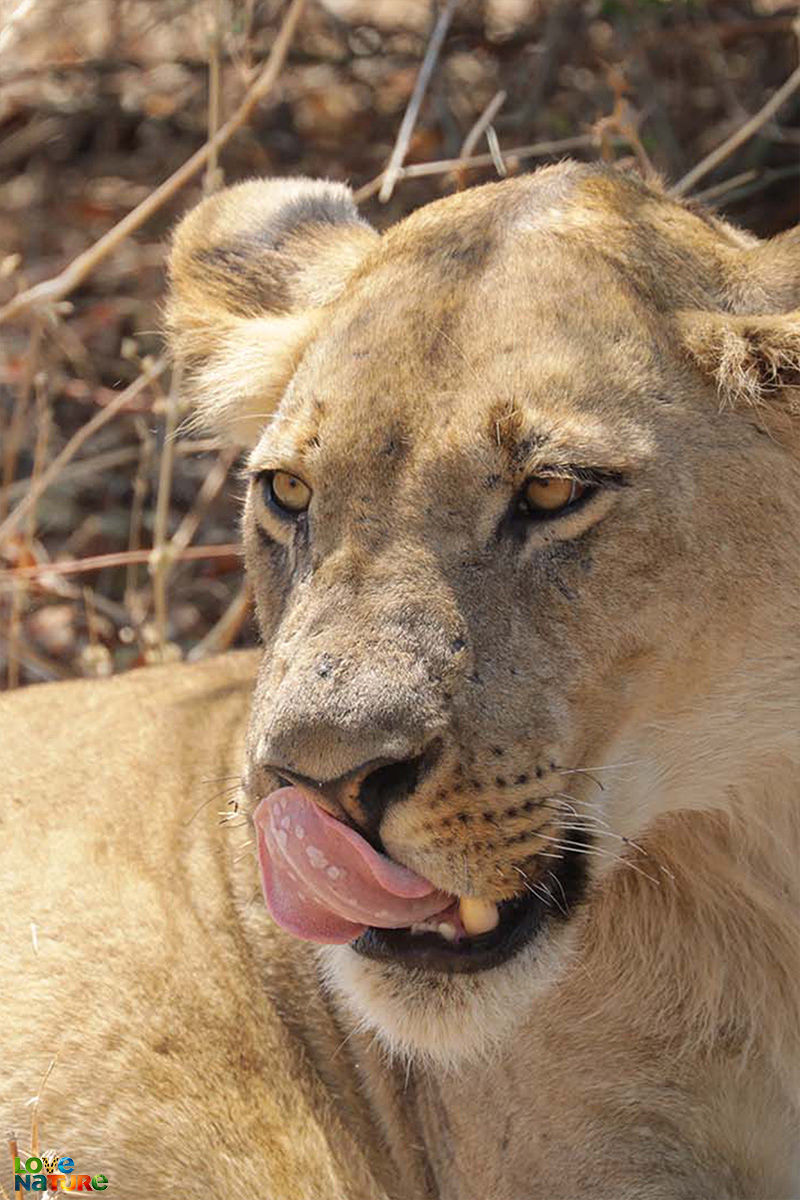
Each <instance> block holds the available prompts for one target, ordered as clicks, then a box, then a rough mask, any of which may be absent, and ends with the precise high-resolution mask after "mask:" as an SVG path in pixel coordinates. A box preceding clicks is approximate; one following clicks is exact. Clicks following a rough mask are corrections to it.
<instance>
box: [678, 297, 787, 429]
mask: <svg viewBox="0 0 800 1200" xmlns="http://www.w3.org/2000/svg"><path fill="white" fill-rule="evenodd" d="M677 319H678V324H679V327H680V336H681V339H682V341H683V344H684V346H685V347H686V349H687V350H688V351H689V354H690V355H691V356H692V358H693V359H694V360H695V362H696V363H697V365H698V366H699V367H700V369H701V370H702V371H703V372H704V373H705V374H706V375H708V376H709V377H710V378H711V379H713V380H714V382H715V384H716V387H717V391H718V394H719V397H720V402H721V403H722V404H723V405H725V406H726V407H741V406H742V405H750V406H756V407H762V406H764V405H773V404H777V405H779V406H780V407H781V408H782V409H783V411H788V412H790V413H793V414H797V415H800V310H797V311H795V312H789V313H782V314H778V315H775V316H773V315H769V316H731V315H730V314H728V313H720V312H683V313H679V314H678V317H677Z"/></svg>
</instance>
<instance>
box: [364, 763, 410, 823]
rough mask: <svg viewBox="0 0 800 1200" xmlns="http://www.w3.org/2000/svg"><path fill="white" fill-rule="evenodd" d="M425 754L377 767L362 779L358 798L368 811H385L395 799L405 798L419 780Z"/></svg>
mask: <svg viewBox="0 0 800 1200" xmlns="http://www.w3.org/2000/svg"><path fill="white" fill-rule="evenodd" d="M423 758H424V755H422V754H419V755H418V756H417V757H416V758H407V759H405V760H404V761H403V762H393V763H387V765H386V766H385V767H376V768H375V770H374V771H371V772H370V773H369V775H367V776H366V777H365V778H364V779H362V781H361V786H360V788H359V789H358V799H359V801H360V803H361V806H362V807H363V808H364V809H365V810H366V811H367V812H375V811H376V810H377V811H378V812H383V811H384V809H386V808H388V806H389V805H390V804H392V803H394V801H395V800H405V798H406V797H407V796H410V795H411V793H412V792H413V791H414V789H415V787H416V786H417V784H418V782H419V777H420V774H421V772H422V763H423Z"/></svg>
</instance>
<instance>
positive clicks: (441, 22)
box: [378, 0, 458, 204]
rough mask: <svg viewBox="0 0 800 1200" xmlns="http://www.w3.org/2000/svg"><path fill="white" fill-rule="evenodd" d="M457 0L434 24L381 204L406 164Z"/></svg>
mask: <svg viewBox="0 0 800 1200" xmlns="http://www.w3.org/2000/svg"><path fill="white" fill-rule="evenodd" d="M457 4H458V0H447V3H446V4H445V6H444V8H443V9H442V11H441V12H440V13H439V16H438V17H437V19H436V24H435V25H434V27H433V32H432V33H431V37H430V41H429V42H428V46H427V49H426V50H425V57H424V58H423V60H422V66H421V67H420V69H419V75H417V78H416V82H415V83H414V90H413V91H412V93H411V98H410V100H409V102H408V107H407V108H406V111H405V113H404V114H403V120H402V121H401V122H400V128H399V130H398V131H397V140H396V141H395V144H394V148H393V150H392V153H391V155H390V156H389V162H388V164H387V166H386V170H385V171H384V173H383V179H382V181H381V185H380V191H379V193H378V199H379V200H380V202H381V203H382V204H385V203H386V201H387V200H389V199H390V198H391V195H392V192H393V191H394V185H395V183H396V181H397V178H398V176H399V173H400V168H401V167H402V165H403V159H404V158H405V156H406V154H407V152H408V144H409V142H410V141H411V135H412V133H413V132H414V126H415V125H416V123H417V117H418V115H419V110H420V107H421V105H422V101H423V99H424V97H425V92H426V90H427V87H428V84H429V82H430V78H431V75H432V74H433V68H434V67H435V66H436V60H437V59H438V57H439V51H440V50H441V48H442V42H443V41H444V38H445V34H446V33H447V29H448V26H449V25H450V22H451V20H452V18H453V13H454V12H455V10H456V6H457Z"/></svg>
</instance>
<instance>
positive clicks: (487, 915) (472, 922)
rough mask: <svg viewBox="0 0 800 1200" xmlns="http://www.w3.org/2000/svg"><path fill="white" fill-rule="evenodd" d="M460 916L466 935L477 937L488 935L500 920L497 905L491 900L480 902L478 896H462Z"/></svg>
mask: <svg viewBox="0 0 800 1200" xmlns="http://www.w3.org/2000/svg"><path fill="white" fill-rule="evenodd" d="M458 915H459V917H460V918H461V924H462V925H463V926H464V930H465V932H466V933H468V934H470V935H471V936H475V935H477V934H479V933H488V932H489V931H490V930H491V929H494V928H495V927H496V925H497V923H498V921H499V920H500V913H499V912H498V911H497V905H496V904H494V903H493V901H491V900H479V899H478V898H477V897H476V896H462V897H461V899H460V900H459V902H458Z"/></svg>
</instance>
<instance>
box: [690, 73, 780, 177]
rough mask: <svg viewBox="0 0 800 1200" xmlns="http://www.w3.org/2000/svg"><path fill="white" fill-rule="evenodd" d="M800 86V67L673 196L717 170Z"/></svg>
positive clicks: (700, 165)
mask: <svg viewBox="0 0 800 1200" xmlns="http://www.w3.org/2000/svg"><path fill="white" fill-rule="evenodd" d="M798 88H800V66H798V67H795V69H794V70H793V71H792V73H791V75H790V76H789V78H788V79H787V80H786V82H785V83H784V84H782V86H781V87H779V88H778V90H777V92H775V93H774V94H773V95H772V96H771V97H770V99H769V100H768V101H767V103H766V104H765V105H764V106H763V108H760V109H759V110H758V112H757V113H756V114H755V116H752V117H751V118H750V120H749V121H745V123H744V125H740V126H739V128H738V129H737V130H736V131H735V132H734V133H732V134H731V136H730V137H729V138H726V139H725V141H724V142H723V143H722V145H721V146H717V148H716V150H712V151H711V153H710V154H707V155H706V157H705V158H703V159H701V160H700V162H699V163H697V165H696V166H694V167H692V169H691V171H687V173H686V174H685V175H684V177H683V179H679V180H678V182H677V183H676V184H675V185H674V186H673V187H671V188H670V191H671V193H672V195H673V196H685V195H686V193H687V192H688V191H691V189H692V188H693V187H694V185H695V184H696V183H697V182H698V180H700V179H702V178H703V176H704V175H708V173H709V171H713V170H714V168H715V167H718V166H719V164H720V163H722V162H724V161H725V159H726V158H730V156H731V155H732V154H733V153H734V151H736V150H738V149H739V147H740V146H743V145H744V143H745V142H747V141H749V139H750V138H751V137H753V135H754V134H756V133H758V131H759V129H760V128H761V126H762V125H766V123H767V121H769V120H770V118H771V117H774V116H775V113H776V112H777V111H778V109H779V108H781V106H782V105H784V104H785V103H786V101H787V100H788V99H789V97H790V96H793V95H794V93H795V92H796V91H797V89H798Z"/></svg>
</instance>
